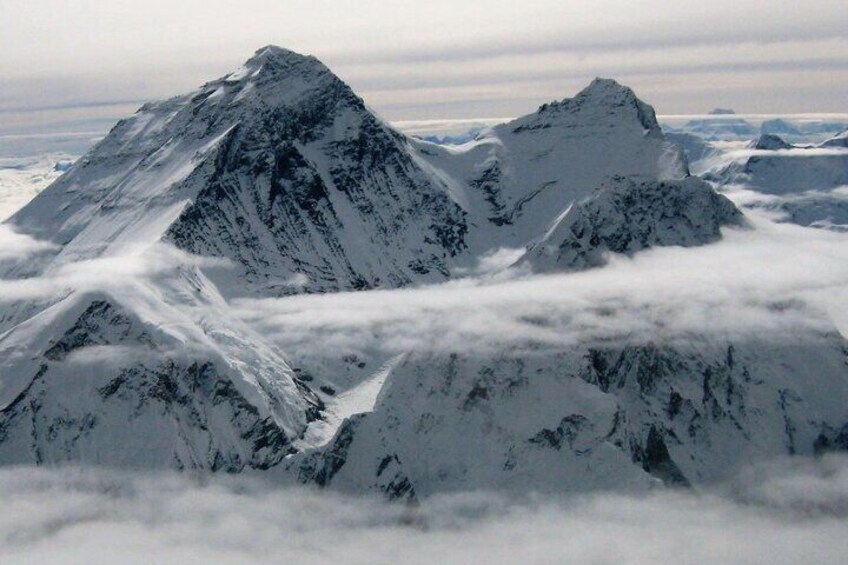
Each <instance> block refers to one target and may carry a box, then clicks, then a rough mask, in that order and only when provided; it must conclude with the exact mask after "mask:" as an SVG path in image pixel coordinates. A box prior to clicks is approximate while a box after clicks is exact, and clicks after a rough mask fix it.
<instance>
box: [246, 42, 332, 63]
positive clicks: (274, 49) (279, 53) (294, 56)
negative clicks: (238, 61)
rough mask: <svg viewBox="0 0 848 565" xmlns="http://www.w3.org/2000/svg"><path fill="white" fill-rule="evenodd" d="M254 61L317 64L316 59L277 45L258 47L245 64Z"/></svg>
mask: <svg viewBox="0 0 848 565" xmlns="http://www.w3.org/2000/svg"><path fill="white" fill-rule="evenodd" d="M254 61H256V62H265V61H277V62H286V63H295V62H306V61H311V62H315V63H318V59H316V58H315V57H313V56H312V55H303V54H301V53H297V52H296V51H292V50H290V49H286V48H284V47H280V46H279V45H266V46H264V47H260V48H259V49H257V50H256V51H255V52H254V53H253V57H251V58H250V59H248V61H247V62H248V63H251V62H254ZM318 64H320V63H318ZM322 66H323V65H322Z"/></svg>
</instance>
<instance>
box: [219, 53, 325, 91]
mask: <svg viewBox="0 0 848 565" xmlns="http://www.w3.org/2000/svg"><path fill="white" fill-rule="evenodd" d="M260 75H261V76H269V75H271V76H275V77H280V76H288V75H293V76H320V75H332V72H331V71H330V70H329V69H328V68H327V67H326V66H325V65H324V64H323V63H322V62H321V61H319V60H318V59H317V58H315V57H313V56H312V55H303V54H301V53H297V52H295V51H291V50H289V49H285V48H283V47H279V46H277V45H266V46H264V47H260V48H259V49H257V50H256V51H255V52H254V54H253V56H252V57H251V58H250V59H248V60H247V61H245V63H244V64H243V65H242V66H241V67H239V68H238V69H236V70H235V71H234V72H232V73H230V74H229V75H227V76H226V77H224V79H223V80H226V81H228V82H234V81H241V80H244V79H252V78H259V77H260ZM333 76H335V75H333Z"/></svg>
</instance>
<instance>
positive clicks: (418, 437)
mask: <svg viewBox="0 0 848 565" xmlns="http://www.w3.org/2000/svg"><path fill="white" fill-rule="evenodd" d="M846 351H848V350H846V342H845V340H844V339H843V338H842V337H841V336H840V335H838V334H836V333H833V334H822V335H811V334H809V333H807V332H798V333H797V334H796V335H783V336H775V335H766V336H750V337H749V338H746V339H743V340H740V341H735V342H728V341H726V340H723V339H716V338H714V337H713V338H710V337H709V336H697V337H693V339H691V340H688V341H687V342H686V343H683V344H681V343H676V344H671V343H643V344H631V345H626V344H625V345H615V344H597V345H593V344H585V345H580V346H576V347H572V348H568V349H562V350H554V351H550V350H545V349H544V348H540V349H538V350H535V351H534V350H533V349H532V348H527V349H522V350H515V351H505V352H503V353H500V354H495V355H487V356H483V357H481V356H478V355H469V354H463V353H453V354H430V353H422V354H411V355H410V356H408V357H407V358H406V359H405V360H404V361H403V362H402V363H400V364H399V365H398V366H397V367H396V368H395V369H394V370H393V371H392V372H391V373H390V375H389V377H388V379H387V380H386V384H385V385H384V387H383V389H382V390H381V392H380V395H379V397H378V399H377V403H376V406H375V408H374V410H373V411H372V412H369V413H366V414H359V415H356V416H353V417H351V418H349V419H348V420H346V421H345V422H344V424H342V426H341V427H340V429H339V431H338V433H337V434H336V435H335V437H334V438H333V440H332V441H331V442H329V443H328V444H327V445H326V446H324V447H322V448H319V449H316V450H313V451H310V452H306V453H304V454H301V455H295V456H293V457H292V458H291V459H290V460H288V461H287V462H286V465H287V466H288V468H289V469H290V470H291V471H292V472H295V473H297V475H298V477H299V478H300V480H301V481H304V482H308V483H317V484H319V485H324V486H327V485H330V486H333V487H335V488H340V489H343V490H352V491H356V492H362V491H366V492H382V493H385V494H386V495H388V496H390V497H392V498H408V497H414V496H427V495H430V494H433V493H436V492H442V491H446V490H447V491H453V490H456V491H463V490H470V489H471V490H473V489H478V488H481V487H482V488H490V489H497V490H500V491H507V492H509V491H513V492H526V491H528V490H534V491H542V492H546V491H548V492H555V491H586V490H590V489H610V490H616V489H644V488H647V487H648V486H649V485H650V484H652V483H654V484H656V483H658V482H662V483H664V484H672V485H687V484H704V483H708V482H711V481H715V480H718V479H720V478H723V477H727V476H729V475H730V474H732V473H733V471H734V470H735V469H737V468H738V467H739V466H740V465H742V464H745V463H747V462H750V461H754V460H758V459H764V458H769V457H775V456H777V455H779V454H795V453H797V454H812V453H814V452H815V451H816V450H818V449H822V448H826V447H828V446H830V445H832V444H833V442H835V441H837V438H838V437H841V436H839V434H840V433H842V434H844V428H843V426H844V425H845V424H846V423H848V419H846V408H845V406H846V402H848V386H846V385H845V380H846V366H845V358H846V357H845V356H846ZM823 390H827V391H828V392H827V393H826V394H822V393H821V392H822V391H823Z"/></svg>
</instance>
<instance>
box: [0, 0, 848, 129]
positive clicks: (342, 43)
mask: <svg viewBox="0 0 848 565" xmlns="http://www.w3.org/2000/svg"><path fill="white" fill-rule="evenodd" d="M0 13H2V18H0V73H2V77H3V79H2V81H0V118H2V117H3V114H5V115H7V117H8V116H10V115H12V114H13V113H15V114H18V113H19V111H20V110H32V109H40V111H50V110H43V109H44V108H52V107H57V106H58V107H66V106H69V105H75V106H79V105H85V106H86V107H91V106H90V105H91V104H95V103H124V105H123V106H121V107H120V109H119V110H111V111H109V110H107V111H105V114H104V115H105V116H106V118H104V119H107V120H110V119H111V116H112V113H114V112H115V111H120V112H123V113H125V112H126V110H125V109H124V106H126V107H127V108H131V107H134V106H135V105H137V102H139V101H144V100H148V99H155V98H161V97H165V96H170V95H175V94H179V93H182V92H185V91H188V90H191V89H193V88H195V87H196V86H198V85H199V84H201V83H203V82H205V81H207V80H210V79H212V78H215V77H217V76H220V75H222V74H225V73H227V72H228V71H230V70H232V69H233V68H235V67H237V66H238V65H239V64H240V63H241V62H242V61H243V60H245V59H247V58H248V57H249V56H250V55H251V54H252V53H253V51H254V50H255V49H256V48H258V47H260V46H262V45H265V44H269V43H274V44H278V45H281V46H284V47H288V48H290V49H293V50H296V51H300V52H303V53H309V54H313V55H316V56H317V57H318V58H320V59H322V60H323V61H324V62H325V63H326V64H327V65H328V66H330V68H332V69H333V70H334V71H335V72H336V73H337V74H339V75H340V76H341V77H342V78H343V79H345V80H346V81H347V82H348V83H350V84H351V86H353V88H354V89H355V90H356V91H357V92H358V93H359V94H361V95H362V96H363V97H364V98H365V99H366V101H367V102H368V103H369V104H370V105H371V106H372V107H373V108H375V109H376V110H377V111H378V112H379V113H381V114H382V115H383V116H384V117H386V118H388V119H391V120H412V119H435V118H470V117H475V118H479V117H501V116H515V115H519V114H522V113H526V112H529V111H532V110H534V109H535V107H536V106H537V105H538V104H539V103H541V102H544V101H548V100H552V99H559V98H563V97H566V96H571V95H573V94H574V93H575V92H576V91H577V90H579V89H580V88H581V87H582V86H584V85H585V84H586V83H587V82H588V81H589V80H590V79H591V78H593V77H595V76H598V75H600V76H609V77H613V78H617V79H619V80H620V81H621V82H624V83H625V84H628V85H630V86H632V87H633V88H634V89H635V90H636V91H637V93H638V94H639V95H640V96H641V97H642V98H644V99H645V100H647V101H648V102H650V103H652V104H653V105H654V106H655V107H656V108H657V110H658V111H659V112H660V113H663V114H669V113H699V112H705V111H707V110H709V109H711V108H713V107H716V106H721V107H732V108H735V109H736V110H737V111H741V112H749V113H750V112H770V113H781V112H786V113H792V112H844V111H846V110H848V108H846V100H848V32H846V30H848V6H846V1H845V0H812V1H807V2H796V1H789V0H772V1H768V2H766V1H755V0H732V1H729V0H713V1H710V2H705V1H703V0H699V1H697V2H690V1H688V0H676V1H674V2H670V1H660V0H641V1H611V0H595V1H593V2H584V1H574V0H537V1H532V0H525V1H522V2H517V1H515V0H510V1H501V0H465V1H457V0H452V1H443V0H426V1H421V2H401V1H389V0H380V1H378V0H356V1H350V0H332V1H329V0H309V1H301V0H246V1H239V2H235V1H223V0H203V1H201V0H145V1H143V2H138V1H131V0H108V1H106V0H101V1H95V0H90V1H82V0H62V1H59V0H27V1H24V0H0ZM92 113H96V112H94V111H93V110H92V111H86V112H83V114H84V115H85V117H89V116H90V114H92ZM101 113H103V112H101ZM9 119H11V118H9ZM15 119H21V120H26V119H28V118H27V117H26V116H24V117H20V116H18V117H16V118H15ZM0 121H2V120H0ZM7 129H8V128H7Z"/></svg>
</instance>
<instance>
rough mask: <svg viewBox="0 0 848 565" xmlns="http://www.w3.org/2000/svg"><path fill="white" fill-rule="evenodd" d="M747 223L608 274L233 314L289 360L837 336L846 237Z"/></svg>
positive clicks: (490, 281) (486, 281)
mask: <svg viewBox="0 0 848 565" xmlns="http://www.w3.org/2000/svg"><path fill="white" fill-rule="evenodd" d="M753 221H754V224H755V229H753V230H725V231H724V240H723V241H721V242H719V243H716V244H713V245H708V246H704V247H699V248H695V249H683V248H660V249H654V250H651V251H647V252H643V253H639V254H637V255H636V256H635V257H634V258H632V259H630V258H627V257H621V256H618V257H611V262H610V264H609V265H607V266H606V267H604V268H601V269H594V270H590V271H585V272H580V273H570V274H559V275H550V276H528V275H526V274H525V273H520V272H506V273H501V274H499V275H495V276H478V277H469V278H467V279H462V280H457V281H453V282H450V283H446V284H442V285H435V286H428V287H420V288H410V289H399V290H377V291H369V292H356V293H338V294H330V295H309V296H292V297H286V298H280V299H241V300H235V301H233V303H232V305H233V306H234V307H235V309H236V311H237V313H238V315H239V316H240V317H241V318H242V319H244V320H245V321H247V322H248V323H249V324H250V325H252V326H254V327H255V328H256V329H257V331H258V332H259V333H261V334H262V335H265V336H266V337H268V338H269V339H271V340H272V341H274V342H275V343H277V344H278V345H279V346H280V347H281V348H282V350H283V351H285V352H288V353H289V354H290V355H293V356H299V355H305V354H309V355H315V356H321V355H326V354H333V353H335V352H338V351H351V352H357V351H364V350H370V351H374V350H378V351H382V352H384V353H385V354H387V355H392V354H396V353H401V352H404V351H409V350H412V349H418V350H422V349H423V350H443V351H457V350H461V351H462V350H473V349H478V348H479V349H492V348H494V349H500V348H502V347H521V346H524V345H530V344H532V345H533V346H534V347H537V346H540V345H541V346H545V345H549V346H554V347H561V346H569V345H573V344H577V343H587V342H589V343H591V342H600V341H603V342H609V341H611V340H618V341H622V342H634V341H635V342H641V343H644V342H646V341H658V342H663V341H670V340H687V339H693V336H696V337H694V339H701V338H702V336H714V337H718V338H723V337H728V338H732V337H737V336H750V335H755V336H760V337H762V336H763V335H764V333H768V334H769V337H770V339H774V340H782V339H786V340H794V339H797V338H798V336H799V335H804V334H805V333H808V330H810V329H812V330H816V331H832V330H833V327H834V326H833V324H834V323H835V324H836V325H837V327H839V328H840V329H841V330H842V331H843V332H844V331H845V329H846V328H848V290H846V289H848V245H846V243H848V240H846V237H848V236H846V234H839V233H832V232H827V231H823V230H810V229H804V228H800V227H797V226H794V225H779V224H773V223H771V222H770V221H769V220H765V219H762V218H759V217H756V216H754V217H753ZM492 257H498V255H497V254H495V255H493V256H492ZM492 257H490V258H488V259H487V260H486V261H489V260H490V259H491V258H492ZM484 263H485V261H484ZM483 267H485V265H483Z"/></svg>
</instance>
